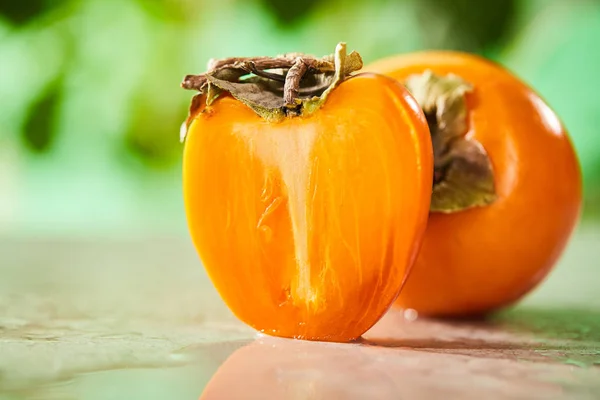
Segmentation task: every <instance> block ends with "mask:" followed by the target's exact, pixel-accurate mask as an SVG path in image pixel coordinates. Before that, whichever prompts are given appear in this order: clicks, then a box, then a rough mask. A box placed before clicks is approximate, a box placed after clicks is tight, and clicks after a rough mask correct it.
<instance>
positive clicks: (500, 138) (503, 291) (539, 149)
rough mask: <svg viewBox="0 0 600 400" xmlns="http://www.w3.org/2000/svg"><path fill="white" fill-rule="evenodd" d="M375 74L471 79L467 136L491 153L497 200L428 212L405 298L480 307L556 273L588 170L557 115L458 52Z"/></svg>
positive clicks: (423, 309)
mask: <svg viewBox="0 0 600 400" xmlns="http://www.w3.org/2000/svg"><path fill="white" fill-rule="evenodd" d="M366 70H368V71H374V72H378V73H383V74H386V75H388V76H390V77H392V78H395V79H397V80H399V81H400V82H405V81H406V80H407V78H408V77H409V76H414V74H422V73H424V72H425V71H427V70H429V71H431V72H433V73H434V74H437V75H440V76H446V75H448V74H454V75H457V76H459V77H460V78H462V79H463V80H465V81H467V82H469V83H470V84H471V85H472V87H473V90H472V92H470V93H467V95H466V104H467V123H468V130H467V132H466V137H467V138H470V139H474V140H476V141H478V142H479V143H480V144H481V145H482V146H483V148H484V149H485V150H486V151H487V153H488V155H489V158H490V160H491V164H492V167H493V171H494V178H495V187H496V193H497V199H496V200H495V201H494V202H493V203H492V204H491V205H488V206H483V207H475V208H471V209H468V210H464V211H459V212H455V213H439V212H435V213H432V214H431V215H430V218H429V223H428V227H427V232H426V235H425V239H424V242H423V246H422V249H421V251H420V254H419V256H418V258H417V262H416V264H415V266H414V269H413V272H412V274H411V277H410V279H409V280H408V282H407V284H406V286H405V288H404V290H403V291H402V293H401V295H400V296H399V298H398V301H397V304H398V305H399V306H401V307H405V308H413V309H416V310H417V311H419V312H420V313H422V314H428V315H437V316H464V315H470V314H481V313H486V312H489V311H492V310H495V309H497V308H499V307H503V306H506V305H509V304H511V303H513V302H514V301H516V300H518V299H519V298H521V297H522V296H523V295H524V294H526V293H528V292H529V291H530V290H531V289H532V288H534V287H535V286H536V285H537V284H538V283H539V282H540V281H541V280H542V279H543V278H544V277H545V276H546V275H547V274H548V272H549V271H550V269H551V267H552V266H553V265H554V264H555V262H556V261H557V259H558V257H559V256H560V255H561V253H562V251H563V249H564V248H565V245H566V243H567V241H568V239H569V237H570V235H571V233H572V231H573V229H574V226H575V224H576V222H577V219H578V216H579V212H580V204H581V176H580V168H579V164H578V161H577V158H576V155H575V153H574V149H573V147H572V145H571V142H570V140H569V138H568V136H567V133H566V131H565V129H564V127H563V126H562V124H561V122H560V121H559V119H558V118H557V116H556V115H555V113H554V112H553V111H552V110H551V109H550V108H549V107H548V105H547V104H546V103H545V102H544V101H543V100H542V99H541V98H540V97H539V96H538V95H537V94H536V93H534V92H533V91H532V90H531V89H530V88H529V87H528V86H527V85H525V84H524V83H523V82H521V81H520V80H519V79H518V78H516V77H515V76H514V75H512V74H511V73H510V72H508V71H507V70H505V69H503V68H502V67H500V66H498V65H495V64H493V63H491V62H489V61H487V60H484V59H482V58H479V57H476V56H473V55H467V54H462V53H455V52H424V53H415V54H411V55H406V56H397V57H392V58H388V59H383V60H380V61H378V62H376V63H374V64H372V65H370V66H368V67H366Z"/></svg>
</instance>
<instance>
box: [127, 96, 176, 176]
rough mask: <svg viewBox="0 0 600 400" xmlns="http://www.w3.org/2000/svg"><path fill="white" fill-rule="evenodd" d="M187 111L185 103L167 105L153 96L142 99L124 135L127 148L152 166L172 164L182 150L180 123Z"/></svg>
mask: <svg viewBox="0 0 600 400" xmlns="http://www.w3.org/2000/svg"><path fill="white" fill-rule="evenodd" d="M140 97H141V96H140ZM185 110H186V108H185V106H182V107H180V108H177V107H172V106H165V104H163V103H162V102H160V101H153V99H152V97H151V96H148V97H146V98H143V97H142V98H141V99H138V101H137V102H136V106H135V107H134V113H133V120H132V121H131V125H130V127H129V129H128V131H127V132H126V133H125V135H124V136H123V140H124V145H125V149H126V150H127V151H128V152H129V153H131V154H133V156H134V157H135V158H137V159H139V160H141V161H142V162H143V163H144V164H146V166H148V167H155V168H165V167H169V166H172V165H173V164H174V163H175V162H177V160H179V156H180V155H181V151H182V148H181V143H180V141H179V126H180V125H181V123H182V122H183V120H184V118H185Z"/></svg>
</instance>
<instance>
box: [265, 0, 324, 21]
mask: <svg viewBox="0 0 600 400" xmlns="http://www.w3.org/2000/svg"><path fill="white" fill-rule="evenodd" d="M260 2H261V3H262V4H264V5H265V6H266V7H267V9H268V10H269V11H270V12H271V14H273V16H274V17H275V19H276V20H277V22H278V23H279V24H280V25H281V26H282V27H286V26H289V25H292V24H294V23H295V22H298V21H300V20H301V19H303V18H304V17H306V16H307V15H308V14H309V13H310V12H311V11H312V10H313V9H314V8H315V6H316V5H317V4H322V3H325V2H326V1H325V0H321V1H319V0H300V1H298V0H296V1H290V0H260Z"/></svg>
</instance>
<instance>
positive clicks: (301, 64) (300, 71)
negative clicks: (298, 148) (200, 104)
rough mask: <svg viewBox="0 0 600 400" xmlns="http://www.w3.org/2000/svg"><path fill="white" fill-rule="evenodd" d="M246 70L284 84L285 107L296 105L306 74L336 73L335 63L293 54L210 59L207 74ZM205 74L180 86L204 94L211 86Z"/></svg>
mask: <svg viewBox="0 0 600 400" xmlns="http://www.w3.org/2000/svg"><path fill="white" fill-rule="evenodd" d="M227 69H231V70H238V71H245V72H247V73H248V74H254V75H256V76H260V77H262V78H266V79H271V80H274V81H278V82H285V86H284V105H285V106H286V107H288V108H293V107H295V106H297V104H296V100H297V97H298V93H299V90H300V81H301V80H302V77H304V75H305V74H306V72H307V71H309V70H311V71H313V72H314V73H327V72H333V71H335V64H334V63H333V60H324V59H316V58H314V57H312V56H306V55H302V56H299V55H296V54H290V55H285V56H280V57H272V58H271V57H231V58H224V59H222V60H210V61H209V63H208V72H207V73H206V74H208V73H214V72H218V71H223V70H227ZM273 69H280V70H284V73H283V75H282V74H275V73H272V72H268V70H273ZM206 74H200V75H186V76H185V77H184V78H183V81H182V82H181V87H182V88H183V89H188V90H198V91H200V92H202V91H204V89H205V88H206V85H207V84H208V79H207V78H206Z"/></svg>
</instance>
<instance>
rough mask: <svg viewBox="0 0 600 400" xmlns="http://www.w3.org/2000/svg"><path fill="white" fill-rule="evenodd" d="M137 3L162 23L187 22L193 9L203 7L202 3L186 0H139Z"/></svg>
mask: <svg viewBox="0 0 600 400" xmlns="http://www.w3.org/2000/svg"><path fill="white" fill-rule="evenodd" d="M137 2H138V3H139V5H140V6H141V7H142V8H144V9H145V10H146V12H148V13H149V14H151V15H153V16H154V17H156V18H158V19H159V20H161V21H176V22H183V21H186V20H187V19H189V18H190V17H191V16H192V13H191V10H192V7H194V8H195V9H198V8H199V7H201V2H189V1H186V0H162V1H156V0H151V1H148V0H137Z"/></svg>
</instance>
